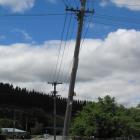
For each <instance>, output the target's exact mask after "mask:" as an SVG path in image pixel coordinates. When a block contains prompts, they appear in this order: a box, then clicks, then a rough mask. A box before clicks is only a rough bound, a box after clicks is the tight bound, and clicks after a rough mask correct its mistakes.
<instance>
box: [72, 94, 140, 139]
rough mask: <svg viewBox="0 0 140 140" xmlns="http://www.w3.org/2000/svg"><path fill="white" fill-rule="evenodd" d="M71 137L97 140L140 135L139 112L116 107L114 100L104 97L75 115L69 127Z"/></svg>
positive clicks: (120, 106)
mask: <svg viewBox="0 0 140 140" xmlns="http://www.w3.org/2000/svg"><path fill="white" fill-rule="evenodd" d="M71 132H72V135H76V136H95V137H99V138H110V137H121V136H135V137H138V136H139V135H140V110H138V109H136V108H131V109H127V108H125V107H124V106H122V105H118V104H117V103H116V101H115V98H111V97H110V96H105V97H104V98H98V102H96V103H95V102H93V103H88V104H87V105H86V106H85V107H84V108H83V110H82V111H81V112H79V113H78V114H77V117H76V118H75V119H74V121H73V123H72V127H71Z"/></svg>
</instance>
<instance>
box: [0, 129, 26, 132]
mask: <svg viewBox="0 0 140 140" xmlns="http://www.w3.org/2000/svg"><path fill="white" fill-rule="evenodd" d="M1 130H2V131H3V132H9V133H13V132H15V133H26V131H24V130H20V129H16V128H15V129H14V128H1Z"/></svg>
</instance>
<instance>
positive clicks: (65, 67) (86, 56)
mask: <svg viewBox="0 0 140 140" xmlns="http://www.w3.org/2000/svg"><path fill="white" fill-rule="evenodd" d="M139 38H140V31H136V30H126V29H119V30H117V31H116V32H111V33H109V34H108V36H107V37H106V38H105V39H104V40H101V39H85V41H84V44H83V46H82V48H81V52H80V63H79V69H78V75H77V84H76V89H75V92H76V93H77V97H76V98H80V99H87V100H88V99H90V100H91V99H92V100H96V99H97V97H99V96H105V95H107V94H109V95H111V96H114V97H116V98H117V100H118V102H120V103H123V104H125V105H127V106H135V105H136V104H137V103H139V102H140V95H139V91H140V87H139V84H140V65H139V60H140V44H139ZM67 43H68V44H69V45H68V46H70V47H69V48H66V50H65V54H64V58H63V61H62V65H61V64H59V63H58V68H59V66H60V65H61V66H62V67H61V68H62V69H61V70H60V74H59V76H58V80H60V81H62V82H63V83H64V85H61V86H60V88H59V89H58V90H59V91H60V94H61V95H62V96H65V97H66V96H67V90H68V81H69V76H70V72H71V66H72V63H71V62H72V56H73V51H74V44H75V41H74V40H71V41H68V42H67ZM59 44H60V41H58V40H54V41H47V42H45V43H44V44H41V45H34V44H12V45H9V46H4V45H0V64H1V65H0V79H1V81H3V82H10V83H14V85H19V86H21V87H27V88H28V89H36V90H39V91H44V92H47V93H48V92H49V90H51V88H52V87H50V86H49V85H48V86H47V82H48V81H51V80H53V78H54V70H55V67H56V62H57V59H58V46H59ZM61 56H62V54H61ZM60 60H61V59H60ZM59 62H60V61H59ZM58 71H59V70H58ZM57 73H58V72H57ZM56 77H57V76H56ZM56 77H55V78H56Z"/></svg>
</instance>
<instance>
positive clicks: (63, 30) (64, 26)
mask: <svg viewBox="0 0 140 140" xmlns="http://www.w3.org/2000/svg"><path fill="white" fill-rule="evenodd" d="M66 22H67V13H66V15H65V19H64V24H63V28H62V32H61V40H60V45H59V48H58V55H57V61H56V66H55V69H54V73H53V75H52V78H51V79H52V80H54V79H55V77H56V72H57V67H58V63H59V59H60V52H61V48H62V44H63V37H64V32H65V28H66Z"/></svg>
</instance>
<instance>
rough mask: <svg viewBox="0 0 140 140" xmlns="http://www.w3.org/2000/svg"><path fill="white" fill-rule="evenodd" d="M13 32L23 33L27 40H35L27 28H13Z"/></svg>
mask: <svg viewBox="0 0 140 140" xmlns="http://www.w3.org/2000/svg"><path fill="white" fill-rule="evenodd" d="M12 32H17V33H21V35H22V36H23V38H24V40H26V41H33V38H32V37H31V36H30V35H29V33H28V32H27V31H25V30H22V29H14V30H12Z"/></svg>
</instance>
